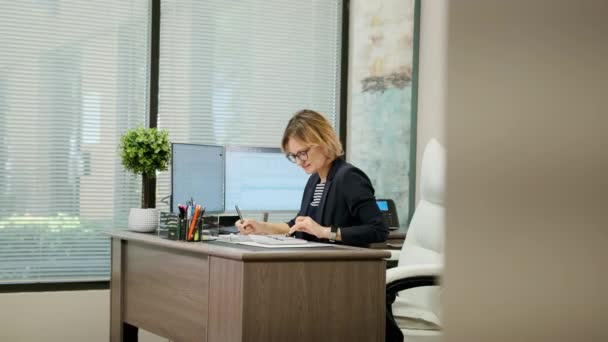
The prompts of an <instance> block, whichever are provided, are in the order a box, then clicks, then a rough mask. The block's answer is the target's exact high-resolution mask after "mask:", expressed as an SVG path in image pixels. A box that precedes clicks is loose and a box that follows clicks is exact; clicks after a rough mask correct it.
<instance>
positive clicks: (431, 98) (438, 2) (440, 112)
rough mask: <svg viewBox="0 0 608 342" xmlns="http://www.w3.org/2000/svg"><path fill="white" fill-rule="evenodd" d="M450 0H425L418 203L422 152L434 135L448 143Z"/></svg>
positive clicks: (422, 19) (420, 98)
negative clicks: (447, 90)
mask: <svg viewBox="0 0 608 342" xmlns="http://www.w3.org/2000/svg"><path fill="white" fill-rule="evenodd" d="M447 13H448V0H431V1H428V0H427V1H425V0H421V9H420V50H419V69H418V80H419V81H418V130H417V134H418V135H417V142H416V144H417V148H416V175H417V176H416V203H418V200H419V196H420V190H419V188H420V186H419V184H420V176H419V175H420V166H421V165H422V152H424V147H425V146H426V144H427V143H428V142H429V140H430V139H431V138H436V139H437V140H438V141H439V142H440V143H441V144H442V145H444V146H445V143H446V138H445V121H446V110H445V101H446V82H447V78H446V77H447V57H446V53H447V26H448V23H447Z"/></svg>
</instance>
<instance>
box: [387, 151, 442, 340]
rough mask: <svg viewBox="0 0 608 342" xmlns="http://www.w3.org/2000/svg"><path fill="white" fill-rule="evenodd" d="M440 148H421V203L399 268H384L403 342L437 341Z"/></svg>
mask: <svg viewBox="0 0 608 342" xmlns="http://www.w3.org/2000/svg"><path fill="white" fill-rule="evenodd" d="M445 159H446V157H445V149H444V148H443V147H442V146H441V145H440V144H439V143H438V142H437V141H436V140H435V139H432V140H431V141H430V142H429V143H428V144H427V146H426V148H425V150H424V155H423V157H422V171H421V178H420V202H419V203H418V206H417V207H416V211H415V212H414V216H413V217H412V221H411V223H410V226H409V229H408V231H407V236H406V239H405V242H404V244H403V247H402V248H401V253H400V256H399V262H398V266H397V267H395V268H391V269H389V270H387V274H386V290H387V299H388V301H389V303H390V302H391V301H392V300H393V298H395V294H396V293H397V292H398V295H397V296H396V298H395V301H394V303H393V304H392V312H393V316H394V317H395V321H396V322H397V325H398V326H399V328H400V329H401V331H402V332H403V334H404V335H405V341H407V342H437V341H441V331H440V329H441V321H440V317H441V311H440V303H439V296H440V292H441V289H440V288H439V286H431V285H436V284H438V278H439V276H440V274H441V271H442V268H443V250H444V231H445V229H444V215H445V208H444V196H445V166H446V162H445Z"/></svg>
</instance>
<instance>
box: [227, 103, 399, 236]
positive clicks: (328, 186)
mask: <svg viewBox="0 0 608 342" xmlns="http://www.w3.org/2000/svg"><path fill="white" fill-rule="evenodd" d="M282 149H283V151H284V152H287V159H289V160H290V161H291V162H293V163H296V164H298V165H299V166H300V167H302V169H304V172H306V173H307V174H310V175H311V176H310V178H309V179H308V183H307V184H306V187H305V188H304V195H303V196H302V204H301V207H300V211H299V212H298V216H297V217H296V218H295V219H293V220H291V221H289V222H281V223H269V222H258V221H256V220H254V219H244V220H243V221H237V222H236V226H237V227H238V228H239V231H240V232H241V233H242V234H287V233H288V234H295V236H296V237H299V238H303V239H306V240H313V241H319V240H322V241H327V240H328V241H330V242H335V241H340V242H341V243H344V244H347V245H365V244H369V243H373V242H382V241H385V240H386V239H387V237H388V227H387V226H386V225H385V224H384V222H383V220H382V214H381V213H380V210H379V209H378V206H377V204H376V200H375V198H374V188H373V187H372V184H371V182H370V180H369V178H368V177H367V176H366V175H365V173H363V171H361V170H359V169H358V168H356V167H354V166H353V165H351V164H349V163H347V162H346V161H345V160H344V158H343V157H342V156H343V154H344V152H343V150H342V144H341V143H340V141H339V140H338V138H337V136H336V133H335V132H334V130H333V128H332V127H331V124H330V123H329V121H327V119H325V117H323V116H322V115H321V114H319V113H317V112H315V111H312V110H307V109H305V110H302V111H300V112H298V113H296V114H295V115H294V116H293V117H292V118H291V119H290V120H289V123H288V124H287V128H285V132H284V133H283V141H282Z"/></svg>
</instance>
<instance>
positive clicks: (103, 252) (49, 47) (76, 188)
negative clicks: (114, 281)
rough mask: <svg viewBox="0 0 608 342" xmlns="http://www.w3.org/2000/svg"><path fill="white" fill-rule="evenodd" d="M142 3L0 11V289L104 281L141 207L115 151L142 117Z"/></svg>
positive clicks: (12, 6)
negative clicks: (115, 248) (118, 237)
mask: <svg viewBox="0 0 608 342" xmlns="http://www.w3.org/2000/svg"><path fill="white" fill-rule="evenodd" d="M149 7H150V5H149V1H147V0H146V1H143V0H108V1H103V2H95V1H76V0H64V1H5V2H4V3H3V4H2V11H0V32H1V33H2V34H1V35H0V46H1V48H0V140H1V143H0V283H31V282H70V281H94V280H107V279H108V278H109V268H110V262H109V257H110V248H109V239H108V238H106V237H104V236H103V235H102V234H100V230H105V229H113V228H117V227H124V226H126V221H127V215H128V210H129V208H131V207H139V206H140V191H141V190H140V188H141V180H140V179H138V178H137V177H134V176H131V175H128V174H127V173H126V172H125V171H124V169H123V167H122V165H121V161H120V157H119V153H118V148H117V146H118V143H119V137H120V134H122V133H123V132H124V131H125V130H126V129H127V128H130V127H134V126H137V125H138V124H143V123H144V122H145V120H146V114H147V112H148V110H147V104H148V80H149V65H148V64H149V61H148V60H149V45H150V44H149V40H150V38H149V31H150V30H149V19H150V8H149Z"/></svg>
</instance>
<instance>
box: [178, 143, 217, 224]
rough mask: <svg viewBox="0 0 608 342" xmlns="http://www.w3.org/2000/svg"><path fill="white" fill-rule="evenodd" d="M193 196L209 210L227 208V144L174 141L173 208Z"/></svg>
mask: <svg viewBox="0 0 608 342" xmlns="http://www.w3.org/2000/svg"><path fill="white" fill-rule="evenodd" d="M190 199H192V200H194V201H196V202H197V203H198V204H200V205H202V206H203V207H205V212H206V213H221V212H223V211H224V147H223V146H213V145H197V144H178V143H174V144H172V158H171V211H172V212H174V213H177V212H179V210H178V208H177V205H178V204H179V203H181V204H183V205H186V202H187V201H189V200H190Z"/></svg>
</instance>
